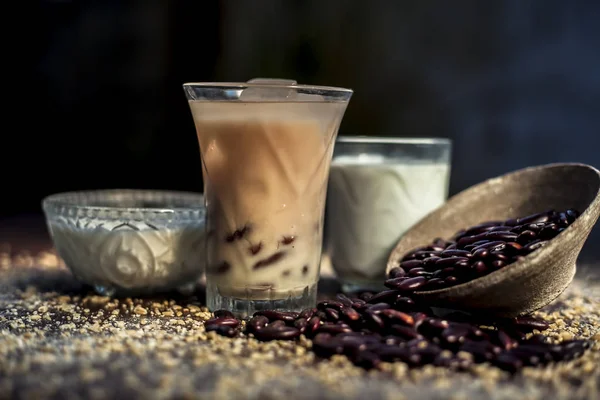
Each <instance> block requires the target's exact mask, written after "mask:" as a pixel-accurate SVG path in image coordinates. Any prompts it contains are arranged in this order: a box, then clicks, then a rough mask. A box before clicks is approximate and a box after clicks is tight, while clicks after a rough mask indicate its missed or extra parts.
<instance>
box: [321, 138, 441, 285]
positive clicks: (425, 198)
mask: <svg viewBox="0 0 600 400" xmlns="http://www.w3.org/2000/svg"><path fill="white" fill-rule="evenodd" d="M451 147H452V146H451V141H450V140H448V139H435V138H422V139H420V138H414V139H411V138H383V137H339V138H338V140H337V143H336V145H335V151H334V155H333V162H332V165H331V172H330V174H329V187H328V192H327V206H326V214H325V247H324V253H325V256H324V257H323V260H324V262H330V263H331V265H332V267H333V269H334V271H335V272H336V274H337V276H338V279H339V280H340V281H341V282H342V288H343V289H344V290H345V291H349V292H353V291H361V290H381V289H383V281H384V275H385V269H386V264H387V260H388V257H389V256H390V253H391V251H392V250H393V248H394V246H395V245H396V243H398V240H399V239H400V237H401V236H402V235H403V234H404V232H406V231H407V230H408V229H409V228H410V227H411V226H412V225H414V224H415V223H416V222H417V221H419V220H420V219H421V218H423V217H424V216H425V215H427V214H428V213H429V212H431V211H433V210H434V209H435V208H437V207H439V206H440V205H442V204H443V203H444V202H445V201H446V198H447V196H448V185H449V179H450V156H451Z"/></svg>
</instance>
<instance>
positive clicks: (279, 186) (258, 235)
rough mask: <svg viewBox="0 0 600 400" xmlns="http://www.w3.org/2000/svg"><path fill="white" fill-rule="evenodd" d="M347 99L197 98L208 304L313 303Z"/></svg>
mask: <svg viewBox="0 0 600 400" xmlns="http://www.w3.org/2000/svg"><path fill="white" fill-rule="evenodd" d="M346 104H347V103H346V102H324V101H323V102H315V101H313V102H242V101H236V102H229V101H223V102H219V101H212V102H211V101H202V100H197V101H190V107H191V110H192V115H193V117H194V122H195V125H196V130H197V134H198V141H199V143H200V151H201V156H202V167H203V176H204V185H205V190H204V194H205V198H206V202H207V203H206V205H207V212H208V214H207V215H208V218H207V269H206V273H207V298H208V303H209V304H208V306H209V308H211V309H217V308H228V309H235V310H237V309H240V308H241V307H242V306H240V305H238V304H236V302H238V303H239V300H243V301H246V302H247V301H252V302H257V301H262V300H264V301H267V302H269V301H270V303H268V304H267V305H266V306H271V307H272V306H273V305H275V306H277V303H274V302H273V301H276V300H281V299H283V300H290V299H292V300H293V299H295V298H298V299H299V300H298V304H301V303H302V301H303V300H302V299H314V297H315V296H316V283H317V281H318V277H319V264H320V257H321V244H322V222H323V212H324V203H325V194H326V186H327V177H328V172H329V166H330V160H331V152H332V150H333V142H334V140H335V136H336V134H337V130H338V127H339V124H340V121H341V119H342V115H343V112H344V110H345V108H346ZM292 303H293V301H292ZM287 306H288V307H289V304H288V305H287ZM250 308H256V307H255V306H254V305H253V306H252V307H250ZM246 309H249V308H246Z"/></svg>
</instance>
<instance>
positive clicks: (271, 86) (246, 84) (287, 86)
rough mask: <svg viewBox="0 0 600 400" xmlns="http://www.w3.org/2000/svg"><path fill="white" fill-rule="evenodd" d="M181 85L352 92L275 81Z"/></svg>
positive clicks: (185, 84) (186, 84)
mask: <svg viewBox="0 0 600 400" xmlns="http://www.w3.org/2000/svg"><path fill="white" fill-rule="evenodd" d="M183 87H184V88H185V87H192V88H207V89H220V88H222V89H232V88H237V89H244V88H249V87H252V88H263V89H304V90H318V91H323V92H339V93H354V91H353V90H352V89H347V88H341V87H335V86H319V85H302V84H300V85H298V84H294V85H291V84H276V83H258V82H256V83H255V82H186V83H184V84H183Z"/></svg>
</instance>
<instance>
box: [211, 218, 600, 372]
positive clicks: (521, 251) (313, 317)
mask: <svg viewBox="0 0 600 400" xmlns="http://www.w3.org/2000/svg"><path fill="white" fill-rule="evenodd" d="M578 215H579V214H578V213H577V212H576V211H574V210H567V211H566V212H558V213H557V212H554V211H549V212H546V213H540V214H536V215H532V216H529V217H525V218H520V219H514V220H508V221H497V222H489V223H484V224H480V225H477V226H475V227H471V228H469V229H466V230H464V231H461V232H459V233H458V234H457V235H456V236H455V237H454V238H453V239H452V240H449V241H442V240H436V241H434V243H432V244H431V245H430V246H426V247H423V248H421V249H415V250H414V251H412V252H410V253H409V254H407V256H405V257H404V259H403V262H402V263H403V264H404V266H402V267H401V268H402V269H401V270H399V271H400V272H399V273H396V275H395V276H393V277H391V279H389V280H387V281H386V285H388V286H390V287H391V289H390V290H384V291H382V292H379V293H370V292H365V293H361V294H360V295H357V296H356V297H352V296H350V297H349V296H346V295H344V294H338V295H337V296H336V299H335V300H326V301H322V302H320V303H319V304H318V305H317V307H316V308H312V309H306V310H304V311H302V312H300V313H297V312H286V311H275V310H266V311H259V312H257V313H255V314H254V316H253V317H252V318H250V319H249V320H248V321H247V322H246V325H245V328H243V333H245V334H246V335H248V336H253V337H255V338H256V339H257V340H260V341H270V340H294V339H297V338H298V337H300V335H305V336H306V337H307V338H310V339H312V350H313V351H314V352H315V353H316V355H318V356H320V357H324V358H329V357H331V356H333V355H336V354H341V355H345V356H347V357H348V358H349V359H350V360H351V361H352V362H353V363H354V364H355V365H357V366H361V367H363V368H366V369H370V368H376V367H377V366H378V365H379V364H380V363H381V362H395V361H401V362H404V363H406V364H408V365H409V366H410V367H419V366H423V365H434V366H440V367H446V368H450V369H454V370H465V369H468V368H469V367H470V366H471V365H472V364H474V363H484V362H488V363H491V364H492V365H495V366H497V367H498V368H501V369H503V370H506V371H509V372H513V373H514V372H517V371H519V370H520V369H521V368H522V367H524V366H538V365H545V364H548V363H551V362H558V361H567V360H572V359H574V358H576V357H579V356H581V355H582V354H583V352H584V351H585V350H586V349H588V348H589V347H590V346H591V344H592V342H591V341H589V340H568V341H563V342H561V343H558V344H556V343H552V342H551V340H550V338H549V337H546V336H544V335H543V334H542V333H541V332H543V331H544V330H546V329H547V328H548V327H549V325H548V323H547V322H546V321H544V320H542V319H540V318H535V317H533V316H522V317H518V318H513V319H493V320H492V319H489V320H485V319H481V317H474V316H470V315H468V314H464V313H460V312H454V313H451V314H449V315H446V316H444V317H443V318H441V317H438V316H436V314H435V313H434V312H433V310H431V309H430V308H429V307H427V306H425V305H423V304H419V303H418V302H417V301H416V300H414V299H412V298H411V297H410V292H412V291H414V290H416V289H421V288H425V287H429V285H432V283H431V282H432V281H433V282H434V283H435V282H443V284H441V283H435V285H438V286H436V287H443V286H449V285H453V284H457V283H459V282H465V281H466V280H467V279H469V277H470V278H471V279H472V278H474V277H477V276H481V275H484V274H486V273H489V272H490V271H493V270H495V269H498V268H502V267H503V266H506V265H509V264H510V263H511V262H514V261H517V260H518V257H523V256H525V255H527V254H529V253H530V252H532V251H535V249H537V248H539V247H541V246H543V244H541V245H538V246H535V244H539V243H546V242H547V241H548V240H550V239H551V238H552V237H554V236H556V235H557V234H558V233H560V232H561V231H562V230H563V229H564V228H566V227H567V226H568V225H569V224H571V223H572V222H573V221H574V220H575V219H576V218H577V216H578ZM526 232H531V233H526ZM488 234H489V236H486V235H488ZM486 244H487V246H484V247H481V246H482V245H486ZM532 247H533V248H532ZM483 251H485V252H487V253H485V256H483V255H482V253H483ZM431 253H435V254H431ZM498 255H503V256H504V258H502V257H497V256H498ZM432 257H436V258H435V263H432V265H438V266H437V267H435V268H434V267H431V266H423V264H426V261H425V260H428V259H431V258H432ZM446 260H452V261H453V263H451V262H450V261H446ZM498 261H502V263H499V262H498ZM429 262H431V261H429ZM406 263H408V264H406ZM438 263H439V264H438ZM494 263H495V264H494ZM406 265H409V266H410V267H406V268H405V266H406ZM442 266H443V268H442ZM484 267H485V268H484ZM448 268H454V271H456V270H461V269H467V270H468V271H470V272H469V273H468V274H467V273H465V274H464V275H463V274H447V272H449V271H448V270H447V269H448ZM415 270H416V271H415ZM444 270H446V272H444V274H443V275H440V274H438V275H437V276H432V275H433V273H434V271H444ZM412 271H415V272H412ZM411 272H412V274H410V273H411ZM429 274H431V275H429ZM404 277H407V279H403V280H401V281H395V279H398V278H404ZM450 277H454V278H455V280H454V279H450V281H449V282H448V278H450ZM391 281H394V282H399V283H398V284H393V285H392V284H390V282H391ZM406 282H408V283H406ZM422 282H425V283H422ZM214 315H215V318H213V319H211V320H209V321H207V322H206V324H205V327H206V330H207V331H215V332H217V333H218V334H220V335H223V336H228V337H236V336H238V335H239V334H240V333H241V331H242V324H241V322H240V321H239V320H237V319H235V318H234V316H233V314H231V313H230V312H229V311H225V310H218V311H215V313H214Z"/></svg>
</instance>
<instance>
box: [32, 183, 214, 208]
mask: <svg viewBox="0 0 600 400" xmlns="http://www.w3.org/2000/svg"><path fill="white" fill-rule="evenodd" d="M153 195H160V196H163V199H164V198H170V199H181V200H185V201H186V202H187V203H188V205H185V206H174V207H167V206H164V207H161V206H156V207H136V206H119V205H112V204H106V203H105V204H102V205H92V204H90V201H91V200H96V201H105V202H107V203H109V202H110V201H111V200H115V199H116V198H118V197H120V196H130V197H134V196H135V197H138V198H140V199H142V198H145V197H149V196H153ZM163 201H164V200H163ZM196 201H199V203H196ZM41 203H42V209H43V211H44V212H48V213H51V214H52V213H55V212H56V211H53V208H66V209H71V210H85V211H93V212H111V211H117V212H127V213H135V212H137V213H142V214H144V213H148V214H156V213H164V214H179V213H188V212H190V211H191V212H204V210H205V206H204V194H203V193H195V192H189V191H178V190H160V189H159V190H152V189H98V190H77V191H69V192H60V193H53V194H50V195H48V196H46V197H44V198H43V199H42V201H41ZM157 203H159V201H157Z"/></svg>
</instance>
